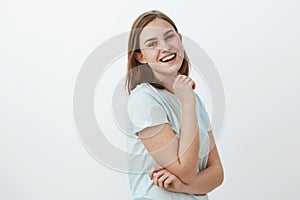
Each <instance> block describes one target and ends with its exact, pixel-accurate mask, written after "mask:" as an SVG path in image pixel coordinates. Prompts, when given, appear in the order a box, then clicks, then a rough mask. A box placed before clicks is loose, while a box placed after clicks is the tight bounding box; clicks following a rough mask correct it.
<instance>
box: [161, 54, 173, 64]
mask: <svg viewBox="0 0 300 200" xmlns="http://www.w3.org/2000/svg"><path fill="white" fill-rule="evenodd" d="M173 54H174V55H175V57H174V59H173V60H171V61H169V62H162V59H164V58H166V57H168V56H171V55H173ZM176 59H177V53H175V52H174V53H170V54H168V55H165V56H163V57H162V58H160V59H159V61H160V62H162V63H166V64H172V63H173V62H175V61H176Z"/></svg>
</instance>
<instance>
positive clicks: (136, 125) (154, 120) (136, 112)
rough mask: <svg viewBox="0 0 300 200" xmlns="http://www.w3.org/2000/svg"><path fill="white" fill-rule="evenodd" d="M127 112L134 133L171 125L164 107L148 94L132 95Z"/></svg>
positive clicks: (136, 93)
mask: <svg viewBox="0 0 300 200" xmlns="http://www.w3.org/2000/svg"><path fill="white" fill-rule="evenodd" d="M127 110H128V116H129V119H130V121H131V124H132V130H133V132H134V133H137V132H139V131H141V130H143V129H145V128H147V127H151V126H156V125H160V124H164V123H169V121H168V118H167V114H166V112H165V110H164V109H163V107H162V106H161V105H160V104H159V103H158V102H157V101H156V99H155V98H154V97H152V96H151V95H150V94H148V93H146V92H141V93H139V92H135V93H132V94H131V95H130V96H129V98H128V107H127Z"/></svg>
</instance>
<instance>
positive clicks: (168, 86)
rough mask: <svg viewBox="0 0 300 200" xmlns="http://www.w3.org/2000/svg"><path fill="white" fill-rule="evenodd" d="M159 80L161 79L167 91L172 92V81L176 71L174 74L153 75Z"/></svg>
mask: <svg viewBox="0 0 300 200" xmlns="http://www.w3.org/2000/svg"><path fill="white" fill-rule="evenodd" d="M155 76H156V77H157V78H158V79H159V80H160V81H162V83H163V86H164V87H165V88H166V90H168V91H169V92H171V93H174V90H173V87H172V86H173V83H174V80H175V78H176V76H177V72H176V73H174V74H168V75H163V76H162V75H160V74H156V75H155Z"/></svg>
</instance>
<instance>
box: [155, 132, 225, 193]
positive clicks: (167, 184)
mask: <svg viewBox="0 0 300 200" xmlns="http://www.w3.org/2000/svg"><path fill="white" fill-rule="evenodd" d="M208 134H209V137H210V145H211V147H213V148H212V150H211V151H210V153H209V155H208V162H207V167H206V169H204V170H202V171H201V172H199V173H198V174H197V175H196V176H195V177H194V179H193V180H192V181H191V182H189V183H187V184H184V183H182V182H181V181H180V180H179V179H178V178H177V177H176V176H174V175H173V174H170V172H168V171H166V170H165V169H154V170H152V171H151V172H150V178H151V179H153V182H154V184H155V185H157V186H159V187H161V188H164V189H166V190H169V191H173V192H184V193H189V194H206V193H208V192H210V191H212V190H213V189H215V188H217V187H218V186H219V185H221V184H222V182H223V180H224V174H223V167H222V163H221V160H220V157H219V154H218V150H217V146H216V145H215V140H214V137H213V133H212V131H209V133H208Z"/></svg>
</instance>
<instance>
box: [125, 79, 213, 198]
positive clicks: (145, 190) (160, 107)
mask: <svg viewBox="0 0 300 200" xmlns="http://www.w3.org/2000/svg"><path fill="white" fill-rule="evenodd" d="M195 95H196V100H197V106H196V111H197V116H198V123H199V130H200V154H199V161H198V166H199V171H201V170H203V169H205V168H206V164H207V159H208V153H209V147H210V140H209V136H208V134H207V132H208V131H210V130H211V125H210V120H209V117H208V114H207V112H206V110H205V107H204V105H203V103H202V101H201V100H200V98H199V96H198V95H197V94H196V93H195ZM127 109H128V116H129V119H130V121H131V122H130V128H131V130H130V131H129V132H130V133H131V134H129V135H128V137H127V151H128V152H129V153H130V154H129V157H128V169H129V175H128V178H129V184H130V189H131V193H132V197H133V199H134V200H148V199H149V200H150V199H151V200H174V199H185V200H207V199H208V196H207V195H191V194H184V193H175V192H170V191H167V190H164V189H162V188H159V187H158V186H156V185H154V183H153V181H152V180H150V178H149V171H150V170H151V168H152V167H160V166H159V164H158V163H157V162H156V161H155V160H154V159H153V158H152V157H151V155H150V154H149V153H148V151H147V150H146V148H145V147H144V145H143V143H142V142H141V140H140V139H139V137H138V136H137V135H136V133H137V132H138V131H141V130H143V129H145V128H147V127H151V126H156V125H160V124H164V123H169V124H170V125H171V127H172V129H173V131H174V132H175V134H176V136H177V137H179V134H180V133H179V129H180V122H181V105H180V101H179V100H178V98H177V97H176V96H175V94H172V93H170V92H168V91H167V90H161V89H157V88H155V87H153V86H152V85H150V84H149V83H142V84H140V85H138V86H137V87H136V88H135V89H134V90H133V91H132V92H131V94H130V95H129V98H128V107H127Z"/></svg>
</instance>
